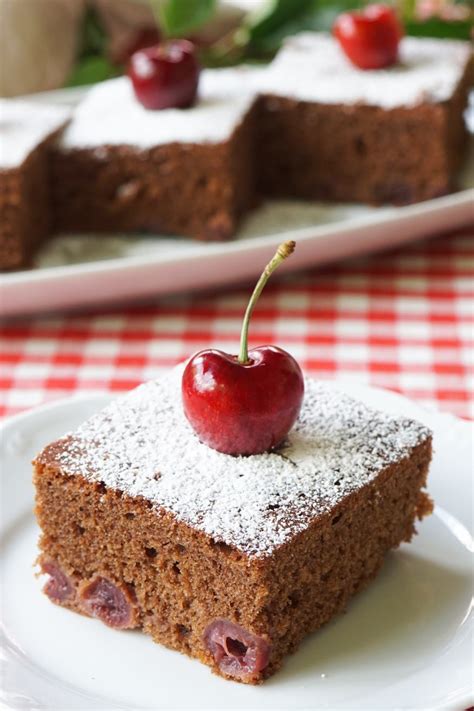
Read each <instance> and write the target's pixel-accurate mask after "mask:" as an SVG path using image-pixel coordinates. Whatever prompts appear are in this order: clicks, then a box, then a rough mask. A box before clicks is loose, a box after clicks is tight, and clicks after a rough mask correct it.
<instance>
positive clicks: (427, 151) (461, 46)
mask: <svg viewBox="0 0 474 711" xmlns="http://www.w3.org/2000/svg"><path fill="white" fill-rule="evenodd" d="M472 83H473V63H472V53H471V49H470V46H469V44H468V43H467V42H459V41H447V40H434V39H425V38H414V37H406V38H405V39H403V40H402V43H401V48H400V62H399V64H397V65H395V66H393V67H390V68H389V69H385V70H380V69H378V70H374V71H372V70H362V69H358V68H357V67H355V66H354V65H353V64H351V62H350V61H349V60H348V59H347V57H346V56H345V54H344V52H343V51H342V50H341V48H340V47H339V45H338V43H337V42H336V40H334V39H333V38H332V37H330V36H329V35H326V34H323V33H302V34H300V35H296V36H294V37H291V38H290V39H288V40H287V42H286V44H285V46H284V48H283V49H282V50H281V51H280V53H279V54H278V55H277V57H276V59H275V60H274V62H273V63H272V64H271V65H270V67H269V69H268V71H267V72H265V73H263V74H262V75H261V85H260V90H261V92H262V94H263V98H262V105H261V113H260V127H259V141H258V147H259V152H260V155H259V166H260V189H261V191H262V192H263V193H264V194H266V195H278V196H285V197H287V196H289V195H292V196H294V197H298V198H306V199H321V200H336V201H350V202H365V203H374V204H379V203H395V204H402V203H411V202H416V201H419V200H426V199H427V198H434V197H438V196H440V195H443V194H445V193H448V192H450V191H452V190H454V189H455V188H456V187H457V186H456V177H457V172H458V169H459V167H460V164H461V161H462V160H463V158H464V153H465V151H464V148H465V144H466V139H467V130H466V126H465V121H464V118H463V112H464V110H465V108H466V106H467V94H468V90H469V88H470V86H472Z"/></svg>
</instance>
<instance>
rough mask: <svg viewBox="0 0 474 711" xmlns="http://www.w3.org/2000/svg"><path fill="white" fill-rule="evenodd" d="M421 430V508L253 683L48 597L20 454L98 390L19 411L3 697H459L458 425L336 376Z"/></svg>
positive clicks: (369, 704) (82, 703)
mask: <svg viewBox="0 0 474 711" xmlns="http://www.w3.org/2000/svg"><path fill="white" fill-rule="evenodd" d="M344 389H345V390H347V391H348V392H349V393H351V394H353V395H355V396H356V397H360V398H361V399H363V400H365V401H366V402H369V403H370V404H372V405H375V406H376V407H380V408H382V409H386V410H388V411H392V412H398V413H403V414H405V415H410V416H414V417H417V418H418V419H420V420H423V421H425V422H426V424H428V425H429V426H431V427H432V428H433V429H434V432H435V450H436V453H435V458H434V462H433V466H432V471H431V475H430V485H429V488H430V492H431V494H432V495H433V497H434V499H435V500H436V502H437V509H436V513H435V515H434V516H432V517H430V518H429V519H427V520H426V521H424V522H423V523H422V524H421V525H420V526H419V535H418V536H417V537H416V538H415V540H414V541H413V543H412V544H410V545H409V546H408V545H403V546H402V547H401V548H400V549H399V550H398V551H397V552H395V553H392V554H391V555H390V556H389V558H388V560H387V562H386V564H385V566H384V568H383V570H382V572H381V574H380V576H379V577H378V578H377V580H376V581H375V582H374V583H373V584H372V586H371V587H369V589H368V590H367V591H365V592H363V593H361V594H359V596H358V597H357V598H356V599H355V600H354V601H353V602H352V603H351V605H350V607H349V610H348V612H347V614H346V615H342V616H340V617H339V618H337V619H336V620H334V621H333V622H331V623H330V624H329V625H327V626H326V627H324V628H323V629H322V630H320V631H319V632H317V633H315V634H313V635H312V636H311V637H310V638H309V639H308V640H307V641H306V642H304V644H302V646H301V648H300V649H299V651H298V652H297V653H296V654H294V655H293V656H291V657H289V658H288V659H287V661H286V663H285V665H284V668H283V669H282V670H281V672H280V673H278V674H277V675H276V676H275V677H273V678H272V679H270V680H269V681H268V682H266V683H265V684H264V685H262V686H260V687H249V686H244V685H241V684H237V683H234V682H228V681H224V680H223V679H221V678H219V677H217V676H214V675H213V674H212V673H211V672H210V670H209V669H208V668H207V667H205V666H203V665H201V664H199V663H198V662H195V661H193V660H190V659H188V658H187V657H184V656H181V655H180V654H178V653H176V652H172V651H169V650H167V649H165V648H163V647H161V646H159V645H156V644H154V643H153V642H152V641H151V640H150V639H149V638H148V637H146V636H145V635H143V634H141V633H140V632H117V631H114V630H111V629H109V628H107V627H105V626H104V625H102V624H101V623H100V622H98V621H97V620H93V619H88V618H85V617H81V616H79V615H76V614H74V613H71V612H69V611H67V610H64V609H62V608H60V607H56V606H55V605H52V604H51V603H50V602H49V601H48V600H47V599H46V597H45V596H44V595H42V594H41V592H40V588H41V585H42V582H40V581H38V580H36V579H35V577H34V575H33V569H32V563H33V561H34V559H35V557H36V541H37V537H38V529H37V526H36V524H35V522H34V519H33V515H32V512H31V509H32V503H33V488H32V485H31V471H30V464H29V462H30V459H31V457H32V456H33V454H34V453H36V452H37V451H38V450H39V449H40V447H41V446H42V445H44V444H45V443H47V442H48V441H50V440H51V439H53V438H55V437H57V436H59V435H61V434H63V433H64V432H65V431H66V430H69V429H72V428H74V427H76V426H77V425H78V424H79V422H80V421H82V420H83V419H84V417H86V416H88V415H89V414H91V413H92V412H94V411H95V410H96V409H97V408H98V407H100V406H102V405H104V404H105V403H106V402H107V401H108V400H109V397H108V396H95V397H88V398H85V399H84V398H83V399H77V398H71V399H68V400H65V401H62V402H59V403H55V404H52V405H47V406H45V407H42V408H39V409H37V410H34V411H33V412H30V413H27V414H23V415H19V416H17V417H15V418H12V419H11V420H10V421H8V422H7V423H6V425H5V426H4V428H3V431H2V438H1V439H2V451H1V472H2V491H3V495H2V501H3V514H2V539H1V559H2V571H1V572H2V581H3V582H2V591H3V595H2V597H3V603H2V608H3V635H4V660H5V671H4V677H3V699H4V703H5V705H6V706H7V707H8V708H11V709H33V708H35V709H36V708H48V709H53V708H54V709H61V711H62V710H63V709H66V708H68V709H69V708H82V709H86V708H87V709H91V708H102V709H105V708H107V709H110V708H114V709H116V708H125V709H132V708H133V709H136V708H147V709H151V708H153V709H206V710H210V709H234V710H235V709H245V710H246V711H251V709H267V710H270V709H271V710H272V711H277V709H284V710H285V711H290V710H291V709H316V708H317V709H323V708H330V709H364V710H365V711H368V710H369V709H394V708H405V709H406V708H410V709H421V708H423V709H428V708H430V709H432V708H443V709H458V710H460V709H463V708H467V706H469V705H470V703H471V702H470V686H471V683H472V677H471V658H472V652H471V644H470V643H471V641H472V619H470V618H469V617H468V613H469V605H470V600H471V552H472V538H471V535H470V533H469V531H468V528H469V525H470V517H471V512H470V506H471V500H472V479H471V458H472V428H471V426H470V425H469V424H467V423H463V422H461V421H459V420H456V419H455V418H453V417H452V416H449V415H439V414H434V415H433V414H428V413H426V412H425V411H423V410H421V409H419V408H418V407H417V406H416V405H414V404H413V403H410V402H409V401H408V400H406V399H404V398H402V397H401V396H398V395H395V394H393V393H389V392H387V391H383V390H376V389H371V388H365V387H355V386H353V385H347V386H346V385H344Z"/></svg>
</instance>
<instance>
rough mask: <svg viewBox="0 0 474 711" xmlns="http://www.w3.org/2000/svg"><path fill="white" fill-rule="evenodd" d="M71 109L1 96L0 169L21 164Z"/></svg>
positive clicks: (65, 118) (62, 121)
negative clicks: (2, 97)
mask: <svg viewBox="0 0 474 711" xmlns="http://www.w3.org/2000/svg"><path fill="white" fill-rule="evenodd" d="M69 114H70V110H69V109H66V108H64V107H61V106H47V105H45V104H39V103H36V102H33V101H22V100H20V99H0V169H2V168H3V169H8V168H14V167H17V166H20V165H21V164H22V163H23V162H24V161H25V160H26V159H27V158H28V156H29V155H30V153H31V152H32V151H34V149H35V148H37V146H39V144H40V143H42V142H43V141H44V140H46V139H47V138H48V136H50V135H51V134H52V133H54V132H55V131H57V130H58V129H59V128H61V126H62V125H63V124H64V123H65V122H66V121H67V119H68V117H69Z"/></svg>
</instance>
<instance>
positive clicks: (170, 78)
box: [128, 40, 200, 110]
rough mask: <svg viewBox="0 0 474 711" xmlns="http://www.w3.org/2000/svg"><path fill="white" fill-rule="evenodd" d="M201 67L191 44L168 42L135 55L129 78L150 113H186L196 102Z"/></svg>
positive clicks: (129, 68) (183, 41) (136, 94)
mask: <svg viewBox="0 0 474 711" xmlns="http://www.w3.org/2000/svg"><path fill="white" fill-rule="evenodd" d="M199 74H200V66H199V62H198V59H197V53H196V48H195V46H194V45H193V43H192V42H188V40H168V41H166V42H162V43H161V44H158V45H155V46H154V47H147V48H145V49H141V50H139V51H138V52H135V53H134V54H133V55H132V56H131V58H130V63H129V66H128V76H129V77H130V80H131V82H132V84H133V90H134V92H135V96H136V98H137V99H138V101H139V102H140V103H141V104H142V105H143V106H144V107H145V108H146V109H152V110H157V109H171V108H175V109H185V108H188V107H189V106H192V105H193V104H194V102H195V100H196V96H197V90H198V84H199Z"/></svg>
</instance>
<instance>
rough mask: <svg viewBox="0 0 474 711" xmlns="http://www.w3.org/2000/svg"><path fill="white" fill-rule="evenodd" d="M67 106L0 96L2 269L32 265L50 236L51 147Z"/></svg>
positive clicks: (0, 256)
mask: <svg viewBox="0 0 474 711" xmlns="http://www.w3.org/2000/svg"><path fill="white" fill-rule="evenodd" d="M68 114H69V111H67V110H66V109H64V108H62V107H56V106H45V105H41V104H38V103H33V102H27V101H21V100H13V99H1V100H0V212H1V215H2V218H1V220H0V269H2V270H7V269H20V268H22V267H29V266H31V262H32V259H33V256H34V251H35V249H36V248H37V247H38V246H39V245H40V244H41V242H43V240H44V239H46V237H47V236H48V235H49V230H50V223H51V216H50V190H51V184H50V182H51V179H50V170H49V169H50V166H49V147H50V144H51V141H52V139H53V137H54V136H55V135H56V133H57V132H58V131H59V129H60V128H61V127H62V126H63V125H64V123H65V122H66V120H67V117H68Z"/></svg>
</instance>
